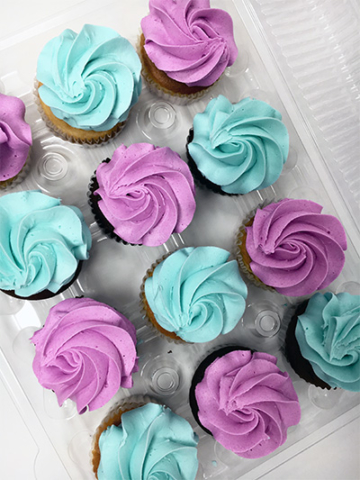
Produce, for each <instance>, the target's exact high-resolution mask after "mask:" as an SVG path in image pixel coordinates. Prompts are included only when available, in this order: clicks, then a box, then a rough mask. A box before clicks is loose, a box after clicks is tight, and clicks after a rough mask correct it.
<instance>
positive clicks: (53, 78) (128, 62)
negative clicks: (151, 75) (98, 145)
mask: <svg viewBox="0 0 360 480" xmlns="http://www.w3.org/2000/svg"><path fill="white" fill-rule="evenodd" d="M140 71H141V63H140V60H139V57H138V56H137V54H136V52H135V49H134V48H133V47H132V45H131V44H130V42H129V41H128V40H126V39H125V38H123V37H121V36H120V35H119V34H118V33H117V32H116V31H115V30H113V29H111V28H108V27H102V26H96V25H84V26H83V28H82V29H81V31H80V33H79V34H76V33H75V32H74V31H72V30H70V29H66V30H64V32H62V33H61V35H59V36H58V37H55V38H53V39H52V40H50V41H49V42H48V43H47V44H46V45H45V47H44V48H43V50H42V51H41V53H40V55H39V59H38V64H37V74H36V76H37V79H38V81H39V82H41V83H42V84H43V85H41V86H40V88H39V95H40V98H41V100H42V101H43V102H44V103H45V104H46V105H48V106H49V107H50V108H51V111H52V112H53V114H54V115H55V116H56V117H57V118H59V119H61V120H64V121H65V122H66V123H68V124H69V125H71V126H72V127H75V128H79V129H83V130H94V131H100V132H101V131H106V130H110V129H111V128H113V127H114V126H115V125H116V124H118V123H120V122H123V121H125V120H126V118H127V116H128V114H129V111H130V108H131V107H132V106H133V105H134V104H135V103H136V102H137V99H138V97H139V95H140V92H141V87H142V83H141V76H140Z"/></svg>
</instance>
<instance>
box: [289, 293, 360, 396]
mask: <svg viewBox="0 0 360 480" xmlns="http://www.w3.org/2000/svg"><path fill="white" fill-rule="evenodd" d="M285 352H286V356H287V358H288V360H289V362H290V364H291V366H292V367H293V369H294V370H295V372H296V373H297V374H298V375H299V376H300V377H301V378H303V379H304V380H306V381H307V382H309V383H312V384H313V385H316V386H318V387H321V388H327V389H330V388H343V389H344V390H350V391H353V392H359V391H360V295H351V294H350V293H339V294H338V295H335V294H333V293H330V292H327V293H325V294H322V293H316V294H315V295H314V296H313V297H311V299H310V300H309V301H308V302H304V303H302V304H300V305H299V307H298V308H297V310H296V312H295V314H294V315H293V317H292V319H291V321H290V324H289V327H288V330H287V335H286V343H285Z"/></svg>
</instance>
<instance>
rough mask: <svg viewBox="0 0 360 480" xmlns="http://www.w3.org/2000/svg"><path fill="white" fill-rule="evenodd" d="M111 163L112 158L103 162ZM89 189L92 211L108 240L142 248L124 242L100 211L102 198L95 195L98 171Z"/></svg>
mask: <svg viewBox="0 0 360 480" xmlns="http://www.w3.org/2000/svg"><path fill="white" fill-rule="evenodd" d="M109 162H110V158H107V159H105V160H103V161H102V163H109ZM88 188H89V191H88V193H87V196H88V199H89V200H88V202H89V205H90V208H91V211H92V213H93V215H94V218H95V221H96V223H97V225H98V226H99V228H100V229H101V231H102V232H103V233H104V234H105V235H106V236H107V237H108V238H112V239H113V240H115V241H116V242H118V243H123V244H124V245H131V246H133V247H139V246H141V244H139V243H129V242H127V241H126V240H124V239H123V238H121V237H119V235H117V234H116V233H115V231H114V227H113V225H111V223H110V222H109V221H108V220H107V219H106V217H105V216H104V215H103V213H102V211H101V210H100V207H99V201H100V200H101V197H100V195H95V193H94V192H95V190H97V189H98V188H99V183H98V181H97V178H96V171H95V172H94V175H93V176H92V177H91V179H90V183H89V187H88Z"/></svg>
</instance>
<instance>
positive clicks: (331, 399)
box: [308, 385, 343, 410]
mask: <svg viewBox="0 0 360 480" xmlns="http://www.w3.org/2000/svg"><path fill="white" fill-rule="evenodd" d="M342 394H343V391H342V390H341V388H336V389H331V390H326V389H325V388H320V387H316V386H315V385H310V386H309V390H308V395H309V399H310V401H311V403H312V404H314V405H315V406H316V407H319V408H322V409H324V410H329V409H330V408H333V407H335V405H336V404H337V403H339V400H340V398H341V396H342Z"/></svg>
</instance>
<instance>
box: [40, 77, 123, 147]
mask: <svg viewBox="0 0 360 480" xmlns="http://www.w3.org/2000/svg"><path fill="white" fill-rule="evenodd" d="M38 87H39V82H38V80H37V79H36V78H35V81H34V98H35V103H36V106H37V109H38V111H39V113H40V115H41V118H42V120H43V121H44V122H45V124H46V126H47V127H48V129H49V130H50V131H51V132H52V133H53V134H54V135H56V136H57V137H59V138H61V139H62V140H65V141H68V142H71V143H75V144H78V145H83V146H86V147H96V146H100V145H104V144H106V143H107V142H109V141H110V140H112V139H113V138H115V137H116V136H117V135H118V134H119V133H120V132H121V131H122V129H123V128H124V127H125V124H126V122H127V120H128V118H129V117H128V118H127V119H126V120H125V121H124V122H120V123H118V124H117V125H115V127H113V128H112V129H110V130H108V131H106V132H95V131H94V134H97V133H102V135H96V137H95V138H93V139H91V138H86V139H81V138H78V137H76V136H75V135H70V134H67V133H65V132H63V131H62V130H61V128H59V127H58V126H57V125H55V124H54V123H53V122H52V121H51V120H50V118H49V117H48V115H46V113H45V112H44V109H43V106H42V102H41V99H40V96H39V92H38ZM59 121H64V120H61V119H59ZM65 123H66V122H65ZM73 128H74V127H73ZM78 130H79V132H83V130H81V129H78ZM89 131H90V130H89ZM91 131H92V130H91Z"/></svg>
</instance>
